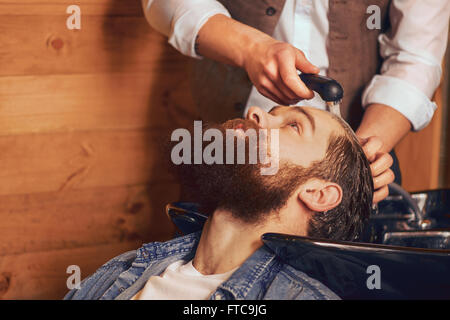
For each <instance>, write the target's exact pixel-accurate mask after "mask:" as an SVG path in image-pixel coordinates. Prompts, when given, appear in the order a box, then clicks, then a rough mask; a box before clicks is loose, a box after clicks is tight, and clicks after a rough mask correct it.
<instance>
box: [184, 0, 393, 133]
mask: <svg viewBox="0 0 450 320" xmlns="http://www.w3.org/2000/svg"><path fill="white" fill-rule="evenodd" d="M219 2H221V3H222V4H223V5H224V6H225V7H226V8H227V9H228V11H229V12H230V14H231V16H232V17H233V18H234V19H235V20H238V21H240V22H242V23H245V24H247V25H249V26H252V27H254V28H257V29H259V30H261V31H263V32H265V33H267V34H269V35H272V34H273V31H274V29H275V26H276V24H277V22H278V19H279V17H280V14H281V11H282V9H283V6H284V3H285V0H251V1H250V0H219ZM389 3H390V0H329V10H328V20H329V34H328V41H327V52H328V58H329V68H328V76H329V77H331V78H334V79H336V80H337V81H338V82H339V83H340V84H341V85H342V86H343V88H344V98H343V101H342V104H341V113H342V116H343V117H344V119H346V120H347V121H348V122H349V123H350V124H351V125H352V126H353V127H354V128H355V127H356V126H357V125H358V124H359V122H360V121H361V117H362V113H363V110H362V108H361V94H362V91H363V90H364V87H365V86H366V85H367V84H368V83H369V81H370V80H371V79H372V77H373V76H374V75H375V74H377V73H378V72H379V69H380V65H381V57H380V56H379V47H378V41H377V37H378V35H379V34H380V33H382V32H385V31H386V30H387V29H388V27H389V19H388V7H389ZM370 5H378V6H379V7H380V9H381V22H382V28H381V30H378V29H373V30H369V29H368V28H367V26H366V21H367V18H368V17H369V16H370V14H368V13H366V10H367V7H368V6H370ZM270 7H271V9H269V10H268V8H270ZM273 9H274V10H273ZM191 83H192V91H193V97H194V100H195V102H196V104H197V107H198V112H199V114H200V116H201V117H202V119H203V120H207V121H214V122H223V121H225V120H227V119H232V118H237V117H242V112H243V110H244V107H245V105H246V102H247V99H248V97H249V95H250V90H251V87H252V84H251V82H250V80H249V78H248V76H247V74H246V72H245V70H243V69H240V68H237V67H232V66H228V65H225V64H222V63H218V62H215V61H212V60H209V59H206V58H205V59H203V60H196V61H195V62H194V63H193V68H192V81H191ZM274 104H275V103H274Z"/></svg>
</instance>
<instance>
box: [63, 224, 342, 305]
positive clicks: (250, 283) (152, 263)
mask: <svg viewBox="0 0 450 320" xmlns="http://www.w3.org/2000/svg"><path fill="white" fill-rule="evenodd" d="M200 235H201V232H195V233H191V234H188V235H186V236H182V237H178V238H174V239H172V240H170V241H167V242H152V243H147V244H144V245H143V246H142V247H141V248H139V249H137V250H132V251H128V252H125V253H123V254H121V255H119V256H117V257H115V258H113V259H111V260H110V261H108V262H106V263H105V264H104V265H103V266H101V267H100V268H99V269H98V270H97V271H96V272H95V273H94V274H92V275H91V276H89V277H88V278H86V279H84V280H83V281H82V282H81V284H80V289H72V290H71V291H69V292H68V293H67V295H66V296H65V297H64V299H65V300H99V299H100V300H112V299H116V300H129V299H131V298H132V297H133V296H134V295H135V294H136V293H137V292H138V291H139V290H141V289H142V288H143V287H144V285H145V283H146V282H147V280H148V279H149V278H150V277H151V276H155V275H159V274H161V273H162V272H163V271H164V270H165V269H166V268H167V267H168V266H169V265H170V264H171V263H173V262H175V261H177V260H180V259H182V260H185V261H186V262H187V261H189V260H191V259H193V257H194V255H195V251H196V249H197V245H198V242H199V239H200ZM210 299H213V300H234V299H235V300H244V299H246V300H261V299H279V300H314V299H322V300H323V299H339V297H338V296H337V295H336V294H335V293H333V292H332V291H331V290H330V289H328V288H327V287H326V286H324V285H323V284H322V283H321V282H319V281H317V280H314V279H312V278H310V277H309V276H307V275H306V274H305V273H303V272H301V271H299V270H296V269H294V268H293V267H291V266H290V265H288V264H285V263H283V262H282V261H281V260H280V259H279V258H278V257H277V256H276V255H275V254H274V253H273V252H271V251H270V250H269V249H268V248H267V247H265V246H262V247H261V248H259V249H258V250H257V251H255V252H254V253H253V255H251V256H250V257H249V258H248V259H247V260H246V261H245V262H244V263H243V264H242V265H241V266H240V267H239V268H238V269H237V270H236V271H235V272H234V273H233V274H232V275H231V276H230V278H228V280H226V281H225V282H223V283H222V284H221V285H219V286H218V288H217V290H216V291H215V292H213V293H212V295H211V296H210Z"/></svg>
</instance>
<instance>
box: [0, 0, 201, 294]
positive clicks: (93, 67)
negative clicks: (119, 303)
mask: <svg viewBox="0 0 450 320" xmlns="http://www.w3.org/2000/svg"><path fill="white" fill-rule="evenodd" d="M71 4H74V3H73V1H70V0H17V1H6V0H0V181H1V182H0V299H34V298H38V299H60V298H62V296H63V295H64V294H65V293H66V292H67V288H66V279H67V277H68V274H66V268H67V266H68V265H71V264H76V265H79V266H80V267H81V270H82V278H84V277H86V276H88V275H89V274H90V273H92V272H93V271H95V269H96V268H98V267H99V266H100V265H102V264H103V263H104V262H106V261H107V260H108V259H110V258H112V257H113V256H115V255H117V254H120V253H122V252H124V251H126V250H130V249H136V248H137V247H139V246H140V245H141V244H142V243H143V242H149V241H155V240H158V241H163V240H167V239H169V238H171V237H172V234H173V227H172V225H171V223H170V222H169V220H168V219H167V217H166V216H165V212H164V206H165V204H167V203H168V202H171V201H175V200H178V198H179V190H178V188H179V186H178V184H177V183H176V182H175V181H174V180H173V178H172V177H171V176H170V175H168V174H167V173H166V172H165V170H163V169H162V167H161V166H162V162H163V156H164V155H162V154H161V152H160V148H159V145H160V144H161V143H162V140H163V138H165V137H166V136H168V135H169V134H170V132H171V130H172V129H174V128H178V127H186V126H187V125H189V124H191V123H192V120H193V118H194V117H195V112H194V111H193V110H194V108H193V103H192V99H191V96H190V93H189V83H188V82H187V72H188V70H187V62H188V60H189V59H188V58H186V57H183V56H181V55H180V54H179V53H177V52H176V51H175V50H174V49H173V48H171V47H170V46H169V45H168V44H167V43H166V42H167V40H166V39H165V38H164V37H163V36H162V35H160V34H158V33H157V32H155V31H154V30H152V29H151V27H150V26H149V25H148V23H147V22H146V21H145V19H144V17H143V14H142V9H141V2H140V0H136V1H123V0H82V1H77V2H76V4H78V5H79V6H80V7H81V11H82V20H81V30H68V29H67V28H66V19H67V17H68V14H66V8H67V6H69V5H71Z"/></svg>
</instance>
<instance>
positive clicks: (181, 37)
mask: <svg viewBox="0 0 450 320" xmlns="http://www.w3.org/2000/svg"><path fill="white" fill-rule="evenodd" d="M142 6H143V9H144V13H145V17H146V19H147V21H148V22H149V23H150V25H151V26H152V27H153V28H154V29H155V30H157V31H159V32H161V33H162V34H164V35H165V36H167V37H168V38H169V41H168V42H169V43H170V44H171V45H172V46H173V47H174V48H175V49H177V50H178V51H180V52H181V53H182V54H184V55H187V56H190V57H193V58H197V59H201V58H202V57H201V56H200V55H198V54H197V53H196V52H195V39H196V37H197V34H198V32H199V30H200V29H201V27H202V26H203V25H204V24H205V23H206V21H208V19H209V18H211V17H212V16H214V15H216V14H223V15H226V16H228V17H230V13H229V12H228V10H227V9H226V8H225V7H224V6H223V5H222V4H221V3H220V2H218V1H216V0H189V1H186V0H142Z"/></svg>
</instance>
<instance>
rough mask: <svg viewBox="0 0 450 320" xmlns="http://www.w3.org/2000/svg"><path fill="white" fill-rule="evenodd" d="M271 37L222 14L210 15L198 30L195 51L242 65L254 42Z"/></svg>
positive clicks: (211, 57)
mask: <svg viewBox="0 0 450 320" xmlns="http://www.w3.org/2000/svg"><path fill="white" fill-rule="evenodd" d="M271 39H272V38H271V37H270V36H269V35H267V34H265V33H263V32H261V31H259V30H257V29H255V28H252V27H250V26H248V25H245V24H243V23H240V22H238V21H236V20H234V19H232V18H229V17H227V16H225V15H222V14H217V15H215V16H213V17H211V18H210V19H209V20H208V21H207V22H206V23H205V24H204V25H203V26H202V28H201V29H200V31H199V32H198V38H197V40H196V46H197V53H198V54H200V55H202V56H204V57H207V58H210V59H212V60H216V61H219V62H223V63H227V64H230V65H234V66H238V67H241V68H242V67H244V58H245V55H246V54H247V52H249V51H250V48H251V47H252V46H253V45H254V43H256V42H260V41H270V40H271Z"/></svg>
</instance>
